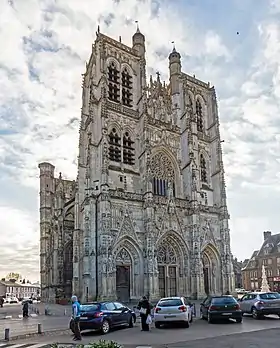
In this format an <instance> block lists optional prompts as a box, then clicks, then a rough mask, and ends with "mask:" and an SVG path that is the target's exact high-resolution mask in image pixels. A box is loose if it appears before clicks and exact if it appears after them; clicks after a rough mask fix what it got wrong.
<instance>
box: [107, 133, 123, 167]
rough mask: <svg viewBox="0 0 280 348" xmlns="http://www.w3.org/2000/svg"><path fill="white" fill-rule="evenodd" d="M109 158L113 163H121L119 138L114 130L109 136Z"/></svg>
mask: <svg viewBox="0 0 280 348" xmlns="http://www.w3.org/2000/svg"><path fill="white" fill-rule="evenodd" d="M109 158H110V160H111V161H114V162H121V137H120V136H119V135H118V133H117V130H116V129H115V128H113V129H112V131H111V133H110V134H109Z"/></svg>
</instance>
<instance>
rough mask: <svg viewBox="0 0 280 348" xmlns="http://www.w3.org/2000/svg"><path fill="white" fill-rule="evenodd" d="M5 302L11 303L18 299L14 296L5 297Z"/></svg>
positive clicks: (16, 301)
mask: <svg viewBox="0 0 280 348" xmlns="http://www.w3.org/2000/svg"><path fill="white" fill-rule="evenodd" d="M5 303H10V304H13V303H19V301H18V299H17V298H16V297H14V296H13V297H6V298H5Z"/></svg>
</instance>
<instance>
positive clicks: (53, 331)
mask: <svg viewBox="0 0 280 348" xmlns="http://www.w3.org/2000/svg"><path fill="white" fill-rule="evenodd" d="M58 333H59V334H61V335H65V334H68V333H69V329H65V328H63V329H50V330H47V331H45V332H42V333H41V334H38V333H37V332H30V333H26V334H21V335H16V336H12V337H10V340H9V341H6V340H4V339H0V343H3V342H5V343H7V344H8V343H9V342H11V341H17V340H23V339H26V338H31V337H43V336H52V334H54V335H56V334H58Z"/></svg>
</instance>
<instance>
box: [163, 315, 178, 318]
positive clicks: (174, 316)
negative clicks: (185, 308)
mask: <svg viewBox="0 0 280 348" xmlns="http://www.w3.org/2000/svg"><path fill="white" fill-rule="evenodd" d="M164 318H165V319H168V318H176V315H166V316H165V317H164Z"/></svg>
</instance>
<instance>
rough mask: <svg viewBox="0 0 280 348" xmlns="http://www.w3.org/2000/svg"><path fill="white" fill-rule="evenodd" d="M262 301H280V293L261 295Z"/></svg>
mask: <svg viewBox="0 0 280 348" xmlns="http://www.w3.org/2000/svg"><path fill="white" fill-rule="evenodd" d="M260 298H261V299H262V300H278V299H280V294H278V292H267V293H266V294H260Z"/></svg>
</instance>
